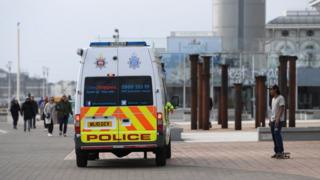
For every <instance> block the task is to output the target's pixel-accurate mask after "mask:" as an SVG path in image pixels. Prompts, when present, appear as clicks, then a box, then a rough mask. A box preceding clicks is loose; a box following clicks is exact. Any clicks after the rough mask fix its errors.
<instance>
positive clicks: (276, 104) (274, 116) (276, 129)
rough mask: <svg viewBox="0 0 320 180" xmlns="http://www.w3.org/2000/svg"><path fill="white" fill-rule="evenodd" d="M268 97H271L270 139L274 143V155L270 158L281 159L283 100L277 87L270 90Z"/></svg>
mask: <svg viewBox="0 0 320 180" xmlns="http://www.w3.org/2000/svg"><path fill="white" fill-rule="evenodd" d="M270 95H271V96H272V104H271V118H270V123H269V125H270V128H271V134H272V139H273V142H274V152H275V154H274V155H273V156H271V157H272V158H277V157H281V156H282V155H283V153H284V148H283V139H282V135H281V128H282V127H283V126H284V124H285V118H284V113H285V99H284V97H283V96H282V95H281V94H280V90H279V87H278V86H277V85H274V86H272V88H270Z"/></svg>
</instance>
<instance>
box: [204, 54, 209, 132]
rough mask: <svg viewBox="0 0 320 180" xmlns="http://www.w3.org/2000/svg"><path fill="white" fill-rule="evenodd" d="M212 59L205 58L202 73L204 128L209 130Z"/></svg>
mask: <svg viewBox="0 0 320 180" xmlns="http://www.w3.org/2000/svg"><path fill="white" fill-rule="evenodd" d="M210 59H211V56H203V71H202V90H203V94H202V102H203V105H202V110H203V111H202V112H203V115H202V118H203V119H202V123H203V125H202V128H203V129H204V130H209V119H210V112H209V98H210Z"/></svg>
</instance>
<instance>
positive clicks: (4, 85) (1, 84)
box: [0, 69, 47, 104]
mask: <svg viewBox="0 0 320 180" xmlns="http://www.w3.org/2000/svg"><path fill="white" fill-rule="evenodd" d="M9 84H10V86H9ZM9 90H10V93H9ZM16 93H17V74H16V73H9V72H8V71H6V70H4V69H0V104H6V103H7V102H8V99H12V98H13V97H15V98H17V97H16ZM20 93H21V94H20V100H24V98H25V97H27V96H28V95H29V94H30V95H33V96H34V97H36V98H40V97H42V96H43V94H44V93H45V95H46V94H47V86H46V81H45V79H44V78H37V77H30V76H29V75H28V73H21V74H20ZM9 94H10V97H9Z"/></svg>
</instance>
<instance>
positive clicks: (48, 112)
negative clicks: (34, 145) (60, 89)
mask: <svg viewBox="0 0 320 180" xmlns="http://www.w3.org/2000/svg"><path fill="white" fill-rule="evenodd" d="M55 106H56V104H55V103H54V98H53V97H51V98H50V100H49V103H47V104H46V106H45V107H44V115H45V124H46V126H47V128H48V136H52V131H53V126H54V120H53V116H54V113H55V112H54V111H55Z"/></svg>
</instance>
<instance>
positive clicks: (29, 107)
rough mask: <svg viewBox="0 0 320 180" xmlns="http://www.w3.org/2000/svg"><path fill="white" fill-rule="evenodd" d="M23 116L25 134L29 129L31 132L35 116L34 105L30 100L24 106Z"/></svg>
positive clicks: (22, 109)
mask: <svg viewBox="0 0 320 180" xmlns="http://www.w3.org/2000/svg"><path fill="white" fill-rule="evenodd" d="M21 115H22V116H23V119H24V132H26V130H27V127H28V131H29V132H30V128H31V120H32V118H33V117H34V115H35V112H34V107H33V104H32V102H31V100H30V98H27V99H26V101H25V102H24V103H23V104H22V108H21Z"/></svg>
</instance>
